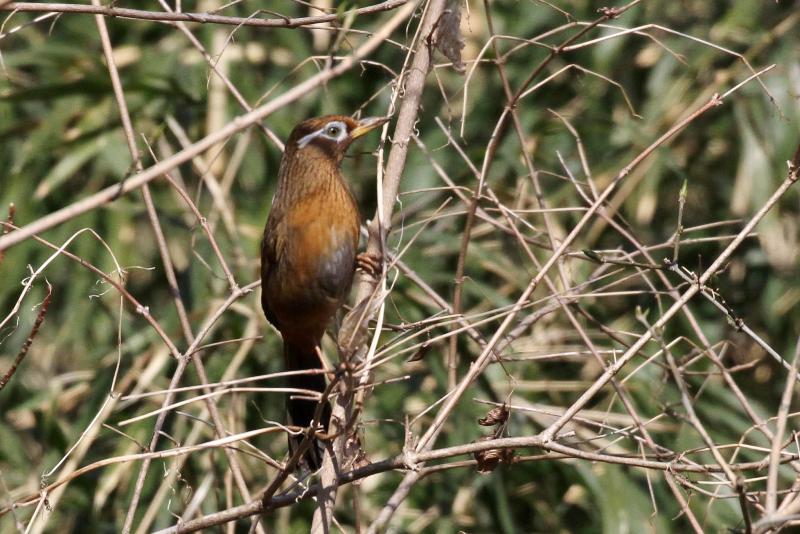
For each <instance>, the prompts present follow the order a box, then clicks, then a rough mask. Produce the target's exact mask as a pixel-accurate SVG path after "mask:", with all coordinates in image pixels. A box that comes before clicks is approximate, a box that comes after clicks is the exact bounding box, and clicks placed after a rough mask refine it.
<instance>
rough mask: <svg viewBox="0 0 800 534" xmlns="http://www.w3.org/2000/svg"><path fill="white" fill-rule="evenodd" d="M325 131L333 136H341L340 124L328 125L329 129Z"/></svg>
mask: <svg viewBox="0 0 800 534" xmlns="http://www.w3.org/2000/svg"><path fill="white" fill-rule="evenodd" d="M325 133H326V134H328V135H329V136H331V137H339V127H338V126H328V129H327V130H325Z"/></svg>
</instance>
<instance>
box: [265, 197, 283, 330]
mask: <svg viewBox="0 0 800 534" xmlns="http://www.w3.org/2000/svg"><path fill="white" fill-rule="evenodd" d="M281 220H282V217H281V216H280V215H279V214H278V213H277V212H274V210H273V212H270V215H269V218H268V219H267V224H266V226H265V227H264V237H263V239H262V240H261V307H262V308H263V309H264V315H266V317H267V320H268V321H269V322H270V323H272V324H277V322H276V321H277V319H276V317H275V313H274V312H273V311H272V309H271V308H270V306H269V302H268V299H267V298H266V297H267V281H268V280H269V278H270V277H271V276H273V275H274V273H275V267H276V266H277V264H278V258H279V257H280V255H281V253H282V251H283V248H284V241H285V239H284V237H285V236H284V235H283V234H284V232H280V231H278V228H279V226H280V224H281Z"/></svg>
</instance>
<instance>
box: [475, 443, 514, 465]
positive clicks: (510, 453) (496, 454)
mask: <svg viewBox="0 0 800 534" xmlns="http://www.w3.org/2000/svg"><path fill="white" fill-rule="evenodd" d="M493 439H494V436H483V437H481V438H478V439H477V440H475V443H480V442H481V441H490V440H493ZM473 457H474V458H475V461H476V462H478V466H477V470H478V473H481V474H482V475H485V474H486V473H491V472H492V471H494V470H495V469H496V468H497V466H498V465H499V464H500V463H501V462H502V463H507V464H510V463H511V462H512V461H513V459H514V449H488V450H485V451H478V452H476V453H475V454H473Z"/></svg>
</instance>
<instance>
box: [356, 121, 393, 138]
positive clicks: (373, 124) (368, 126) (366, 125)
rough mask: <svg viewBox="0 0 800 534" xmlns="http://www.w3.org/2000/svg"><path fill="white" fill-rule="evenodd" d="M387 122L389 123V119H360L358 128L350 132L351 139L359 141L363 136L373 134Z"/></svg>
mask: <svg viewBox="0 0 800 534" xmlns="http://www.w3.org/2000/svg"><path fill="white" fill-rule="evenodd" d="M387 122H389V117H366V118H364V119H359V121H358V126H356V127H355V128H354V129H353V131H352V132H350V137H351V138H352V139H358V138H359V137H361V136H362V135H364V134H366V133H369V132H371V131H372V130H374V129H375V128H377V127H378V126H383V125H384V124H386V123H387Z"/></svg>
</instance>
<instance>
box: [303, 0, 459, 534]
mask: <svg viewBox="0 0 800 534" xmlns="http://www.w3.org/2000/svg"><path fill="white" fill-rule="evenodd" d="M444 4H445V0H429V1H428V2H427V4H426V6H425V12H424V14H423V17H422V21H421V22H420V26H419V30H418V32H417V40H416V43H415V45H414V58H413V60H412V61H411V65H410V67H409V70H408V76H407V77H406V78H405V80H402V79H401V80H400V81H399V82H398V83H399V86H398V91H400V92H401V93H402V95H403V96H402V100H401V102H400V107H399V110H398V113H397V124H396V126H395V129H394V135H393V144H392V148H391V150H390V151H389V156H388V158H387V162H386V171H385V174H384V178H383V190H382V192H381V193H382V194H381V196H380V198H379V199H378V202H379V205H378V209H377V212H376V214H375V216H374V217H373V219H372V221H371V222H370V223H369V236H370V237H369V240H368V242H367V253H368V254H372V255H373V256H376V257H378V256H383V249H384V244H385V242H386V237H387V236H388V233H389V230H390V229H391V217H392V212H393V208H394V204H395V200H396V199H397V194H398V192H399V190H400V178H401V177H402V174H403V169H404V167H405V162H406V156H407V155H408V146H409V143H410V142H411V139H412V137H413V135H414V127H415V125H416V122H417V116H418V114H419V107H420V102H421V101H422V94H423V90H424V87H425V79H426V78H427V75H428V72H429V71H430V68H431V59H432V56H433V49H432V39H433V31H434V28H435V25H436V22H437V21H438V20H439V17H440V16H441V14H442V11H443V9H444ZM409 5H413V4H409ZM375 285H376V281H375V280H368V279H367V277H364V279H362V281H361V284H360V285H359V288H358V292H357V296H356V302H362V301H364V300H365V299H367V298H369V296H370V294H372V292H373V291H374V289H375ZM368 319H369V317H367V318H365V319H364V320H368ZM366 381H367V382H368V381H369V378H367V379H366ZM351 401H352V391H350V392H349V394H347V395H339V396H338V397H337V399H336V403H335V404H334V406H333V413H332V416H331V425H332V426H333V429H334V431H336V430H339V429H343V428H345V427H346V426H349V425H348V424H347V418H348V414H349V412H350V406H351ZM347 437H348V436H346V435H344V434H340V435H338V436H337V437H336V438H335V439H334V444H333V451H334V454H336V456H337V458H338V460H339V461H342V460H343V458H342V455H341V452H342V451H344V444H345V441H346V439H347ZM336 469H337V467H336V466H335V465H334V459H332V458H331V455H330V451H328V452H326V454H325V458H324V460H323V467H322V473H321V476H320V484H321V486H322V488H321V490H320V493H319V495H318V496H317V500H318V503H319V505H318V508H317V510H316V511H315V513H314V520H313V523H312V527H311V531H312V532H314V533H319V532H327V531H328V528H329V525H330V520H331V514H332V513H333V507H334V505H335V503H336V484H337V482H336V481H337V476H336Z"/></svg>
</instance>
